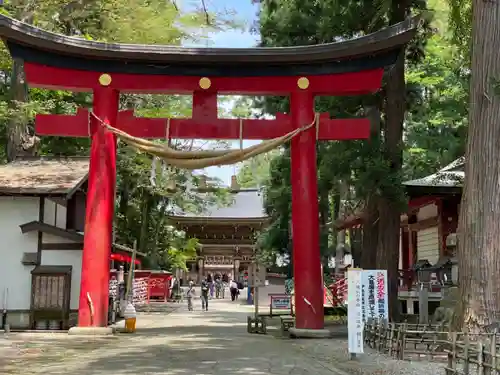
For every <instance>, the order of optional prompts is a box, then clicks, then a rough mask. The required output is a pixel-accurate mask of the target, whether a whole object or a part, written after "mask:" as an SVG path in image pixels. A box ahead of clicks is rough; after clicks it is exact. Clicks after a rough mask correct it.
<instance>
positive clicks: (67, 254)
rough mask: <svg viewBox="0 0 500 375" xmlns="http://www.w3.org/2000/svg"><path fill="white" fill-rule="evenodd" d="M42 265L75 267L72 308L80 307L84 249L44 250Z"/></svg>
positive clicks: (72, 273) (72, 284)
mask: <svg viewBox="0 0 500 375" xmlns="http://www.w3.org/2000/svg"><path fill="white" fill-rule="evenodd" d="M44 236H45V234H44ZM42 266H73V269H72V271H71V301H70V308H71V309H72V310H73V309H78V300H79V298H80V281H81V278H82V251H81V250H43V251H42Z"/></svg>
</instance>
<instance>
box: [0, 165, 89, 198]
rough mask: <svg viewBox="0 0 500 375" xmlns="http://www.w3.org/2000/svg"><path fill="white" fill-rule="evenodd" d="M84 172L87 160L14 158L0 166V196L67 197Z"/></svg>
mask: <svg viewBox="0 0 500 375" xmlns="http://www.w3.org/2000/svg"><path fill="white" fill-rule="evenodd" d="M88 171H89V159H88V158H78V157H77V158H50V157H27V158H26V157H25V158H18V159H16V160H14V161H12V162H10V163H8V164H4V165H0V194H23V195H67V196H70V195H71V194H72V192H74V191H75V190H76V189H77V188H78V187H79V186H81V184H82V183H83V182H85V181H86V179H87V175H88Z"/></svg>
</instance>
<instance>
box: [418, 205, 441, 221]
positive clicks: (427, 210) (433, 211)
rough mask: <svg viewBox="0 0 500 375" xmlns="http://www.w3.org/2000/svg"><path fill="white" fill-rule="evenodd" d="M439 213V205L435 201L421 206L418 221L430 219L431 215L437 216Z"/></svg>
mask: <svg viewBox="0 0 500 375" xmlns="http://www.w3.org/2000/svg"><path fill="white" fill-rule="evenodd" d="M437 214H438V209H437V206H436V205H435V204H434V203H433V204H429V205H427V206H424V207H421V208H420V209H419V210H418V213H417V220H418V221H420V220H425V219H428V218H430V217H435V216H437Z"/></svg>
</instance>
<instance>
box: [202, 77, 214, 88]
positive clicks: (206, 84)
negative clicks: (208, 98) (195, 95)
mask: <svg viewBox="0 0 500 375" xmlns="http://www.w3.org/2000/svg"><path fill="white" fill-rule="evenodd" d="M199 85H200V87H201V88H202V89H203V90H207V89H209V88H210V86H212V81H210V78H207V77H203V78H200V82H199Z"/></svg>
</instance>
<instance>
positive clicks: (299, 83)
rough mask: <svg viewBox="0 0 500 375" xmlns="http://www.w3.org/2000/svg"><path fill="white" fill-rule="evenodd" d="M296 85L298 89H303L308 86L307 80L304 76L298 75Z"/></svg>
mask: <svg viewBox="0 0 500 375" xmlns="http://www.w3.org/2000/svg"><path fill="white" fill-rule="evenodd" d="M297 86H298V87H299V89H301V90H305V89H307V88H308V87H309V80H308V79H307V78H306V77H300V78H299V79H298V80H297Z"/></svg>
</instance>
